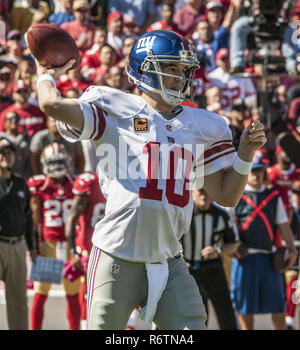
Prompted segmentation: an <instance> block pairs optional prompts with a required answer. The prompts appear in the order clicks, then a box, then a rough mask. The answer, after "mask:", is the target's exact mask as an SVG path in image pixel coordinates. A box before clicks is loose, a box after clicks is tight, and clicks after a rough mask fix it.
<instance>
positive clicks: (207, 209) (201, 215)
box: [182, 189, 237, 330]
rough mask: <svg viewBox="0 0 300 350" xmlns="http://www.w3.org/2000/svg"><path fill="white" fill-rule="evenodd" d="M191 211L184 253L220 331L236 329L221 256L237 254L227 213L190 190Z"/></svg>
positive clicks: (184, 237)
mask: <svg viewBox="0 0 300 350" xmlns="http://www.w3.org/2000/svg"><path fill="white" fill-rule="evenodd" d="M192 194H193V198H194V212H193V217H192V222H191V227H190V231H189V232H188V233H187V234H185V235H183V241H182V243H183V254H184V258H185V260H186V262H187V264H188V266H189V269H190V273H191V275H192V276H193V277H194V278H195V280H196V282H197V285H198V287H199V291H200V294H201V296H202V299H203V303H204V305H205V307H206V312H207V314H208V307H207V301H208V299H210V300H211V302H212V304H213V306H214V309H215V312H216V315H217V319H218V322H219V326H220V329H221V330H236V329H237V324H236V318H235V314H234V311H233V308H232V303H231V300H230V294H229V290H228V283H227V280H226V276H225V272H224V268H223V263H222V259H221V254H228V255H231V254H233V253H235V252H236V248H237V243H236V240H235V233H234V230H233V223H232V221H231V218H230V216H229V214H228V213H227V212H226V211H225V210H224V209H221V208H220V207H219V206H217V205H216V204H215V203H214V202H213V201H211V199H210V197H209V195H208V194H207V192H205V191H204V190H202V189H201V190H193V191H192Z"/></svg>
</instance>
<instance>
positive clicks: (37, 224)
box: [30, 195, 42, 237]
mask: <svg viewBox="0 0 300 350" xmlns="http://www.w3.org/2000/svg"><path fill="white" fill-rule="evenodd" d="M30 206H31V211H32V221H33V229H34V230H35V231H36V232H37V233H38V236H39V237H41V236H42V204H41V199H40V197H39V196H37V195H32V196H31V198H30Z"/></svg>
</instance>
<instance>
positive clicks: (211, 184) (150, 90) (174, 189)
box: [37, 30, 266, 330]
mask: <svg viewBox="0 0 300 350" xmlns="http://www.w3.org/2000/svg"><path fill="white" fill-rule="evenodd" d="M73 63H74V60H70V61H69V62H68V63H67V64H66V65H65V66H64V67H60V68H51V69H49V70H47V69H46V68H45V67H43V66H41V65H40V64H39V63H38V62H37V68H38V75H39V77H38V80H37V91H38V100H39V105H40V108H41V109H42V110H43V111H44V112H45V113H46V114H47V115H49V116H51V117H52V118H55V119H56V120H57V125H58V128H59V131H60V133H61V134H62V135H63V136H64V137H65V138H66V139H67V140H69V141H70V142H75V141H78V140H83V139H92V140H94V141H95V143H96V145H97V151H99V152H100V151H101V147H103V146H105V145H110V146H111V149H113V150H114V152H112V153H115V154H116V155H117V156H116V157H114V159H115V162H116V164H115V169H116V171H115V172H114V171H111V172H108V171H107V169H106V168H105V162H102V161H100V160H99V164H98V167H97V170H98V177H99V183H100V186H101V190H102V193H103V194H104V196H105V198H106V208H105V216H104V218H103V219H102V220H101V221H99V222H98V223H97V224H96V226H95V230H94V234H93V238H92V243H93V248H92V251H91V254H90V260H89V267H88V273H87V275H88V276H87V279H88V281H87V283H88V300H87V322H88V328H89V329H110V330H116V329H125V327H126V323H127V321H128V318H129V317H130V314H131V312H132V311H133V310H134V308H135V307H136V306H140V307H141V315H142V317H143V318H144V321H145V323H149V322H151V321H152V320H153V321H154V322H155V323H156V325H157V327H158V329H162V330H163V329H164V330H167V329H169V330H181V329H205V321H206V313H205V308H204V306H203V303H202V300H201V296H200V294H199V291H198V288H197V285H196V283H195V281H194V279H193V278H192V276H191V275H189V272H188V269H187V267H186V265H185V262H184V260H183V258H182V256H181V245H180V243H179V240H180V238H181V236H182V234H184V233H185V232H187V230H188V228H189V225H190V221H191V215H192V208H193V201H192V196H191V191H190V187H189V184H190V183H191V182H192V181H193V180H197V176H198V175H197V174H202V178H203V187H204V189H205V190H206V191H207V192H208V193H209V194H210V196H211V197H212V198H213V199H214V200H215V201H216V202H218V203H219V204H221V205H223V206H227V207H228V206H229V207H230V206H234V205H235V204H236V203H237V202H238V200H239V199H240V197H241V195H242V193H243V191H244V187H245V184H246V181H247V175H248V173H249V172H250V170H251V162H252V158H253V155H254V152H255V150H256V149H258V148H261V147H262V145H263V144H264V143H265V142H266V138H265V134H264V132H263V125H262V124H261V123H260V122H259V121H255V122H253V123H250V125H249V126H248V128H247V129H245V130H244V132H243V135H242V137H241V141H240V146H239V150H238V153H236V152H235V149H234V147H233V145H232V137H231V132H230V130H229V128H228V126H227V124H226V122H225V120H224V119H222V118H221V117H220V116H218V115H216V114H214V113H211V112H208V111H206V110H203V109H193V108H189V107H186V106H181V103H182V102H183V101H184V100H187V99H192V98H193V90H194V88H195V85H194V79H193V77H194V73H195V71H196V70H197V69H198V68H199V65H198V61H197V58H196V55H195V53H194V52H193V49H192V47H191V45H190V44H189V42H188V41H187V40H186V39H185V38H184V37H182V36H181V35H179V34H177V33H175V32H171V31H167V30H159V31H153V32H149V33H146V34H144V35H142V36H141V37H140V38H139V39H138V40H137V41H136V43H135V45H134V46H133V48H132V50H131V53H130V62H129V67H128V70H127V74H128V77H129V80H130V82H131V83H133V84H134V85H135V86H137V87H138V88H139V89H140V90H141V95H133V94H127V93H124V92H122V91H119V90H115V89H112V88H109V87H105V86H91V87H89V88H88V89H87V90H86V91H85V93H84V94H83V95H82V96H81V97H80V98H79V99H73V100H70V99H65V98H63V97H62V96H60V94H59V92H58V91H57V89H56V87H55V79H57V77H58V76H60V75H61V74H62V73H64V72H65V71H67V70H68V69H69V68H70V67H71V66H72V64H73ZM125 145H126V147H127V148H128V152H127V154H128V155H130V157H129V156H128V158H126V159H127V160H128V162H127V164H128V169H124V167H125V166H126V161H124V157H122V156H120V154H121V153H122V154H123V152H124V149H123V148H124V147H125ZM165 145H168V148H167V149H168V152H166V151H165V150H166V147H165ZM197 145H202V147H203V154H202V157H199V155H198V154H197V152H196V148H197V147H196V146H197ZM107 149H109V148H107ZM162 149H164V152H161V150H162ZM100 153H101V152H100ZM108 153H109V152H108ZM108 157H110V154H108ZM129 162H130V163H129ZM133 164H134V165H135V169H137V170H138V171H136V172H133V171H129V170H132V167H133ZM163 164H164V165H165V166H164V168H166V169H162V168H163V166H162V165H163ZM129 168H131V169H129ZM200 168H201V169H202V171H200V172H199V171H198V169H200ZM124 170H126V171H124ZM127 170H128V171H127ZM164 170H165V171H164ZM164 172H165V173H167V176H162V174H163V173H164ZM124 173H126V175H127V176H124ZM136 173H139V174H140V176H136ZM193 173H195V177H194V178H193V176H191V174H193ZM120 174H121V175H122V176H120ZM197 182H198V181H195V183H197ZM199 183H201V181H200V182H199Z"/></svg>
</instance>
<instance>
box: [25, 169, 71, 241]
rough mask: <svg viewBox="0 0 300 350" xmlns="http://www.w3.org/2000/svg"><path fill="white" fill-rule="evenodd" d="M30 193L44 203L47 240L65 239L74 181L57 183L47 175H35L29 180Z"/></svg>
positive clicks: (44, 230)
mask: <svg viewBox="0 0 300 350" xmlns="http://www.w3.org/2000/svg"><path fill="white" fill-rule="evenodd" d="M27 184H28V187H29V190H30V193H31V194H32V195H36V196H39V198H40V200H41V203H42V225H43V226H42V235H43V239H44V240H45V241H65V240H66V238H65V222H66V219H67V216H68V212H69V210H70V208H71V205H72V198H73V197H74V195H73V192H72V186H73V181H71V179H70V180H69V179H66V182H65V183H64V184H56V183H54V182H53V180H52V179H51V178H50V177H48V176H46V175H35V176H33V177H31V178H29V179H28V181H27Z"/></svg>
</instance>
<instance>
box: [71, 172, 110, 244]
mask: <svg viewBox="0 0 300 350" xmlns="http://www.w3.org/2000/svg"><path fill="white" fill-rule="evenodd" d="M73 193H74V194H75V195H81V194H85V195H88V197H89V198H88V206H87V207H86V209H85V211H84V213H83V214H82V215H80V217H79V220H78V221H79V226H78V228H77V230H76V240H75V244H76V246H78V247H80V248H81V249H84V250H88V251H90V250H91V248H92V235H93V232H94V228H95V225H96V223H97V222H98V221H99V220H101V219H102V218H103V217H104V212H105V202H106V199H105V198H104V196H103V194H102V192H101V190H100V186H99V180H98V176H97V174H96V173H93V174H91V173H83V174H80V175H78V176H77V177H76V179H75V181H74V185H73Z"/></svg>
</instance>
